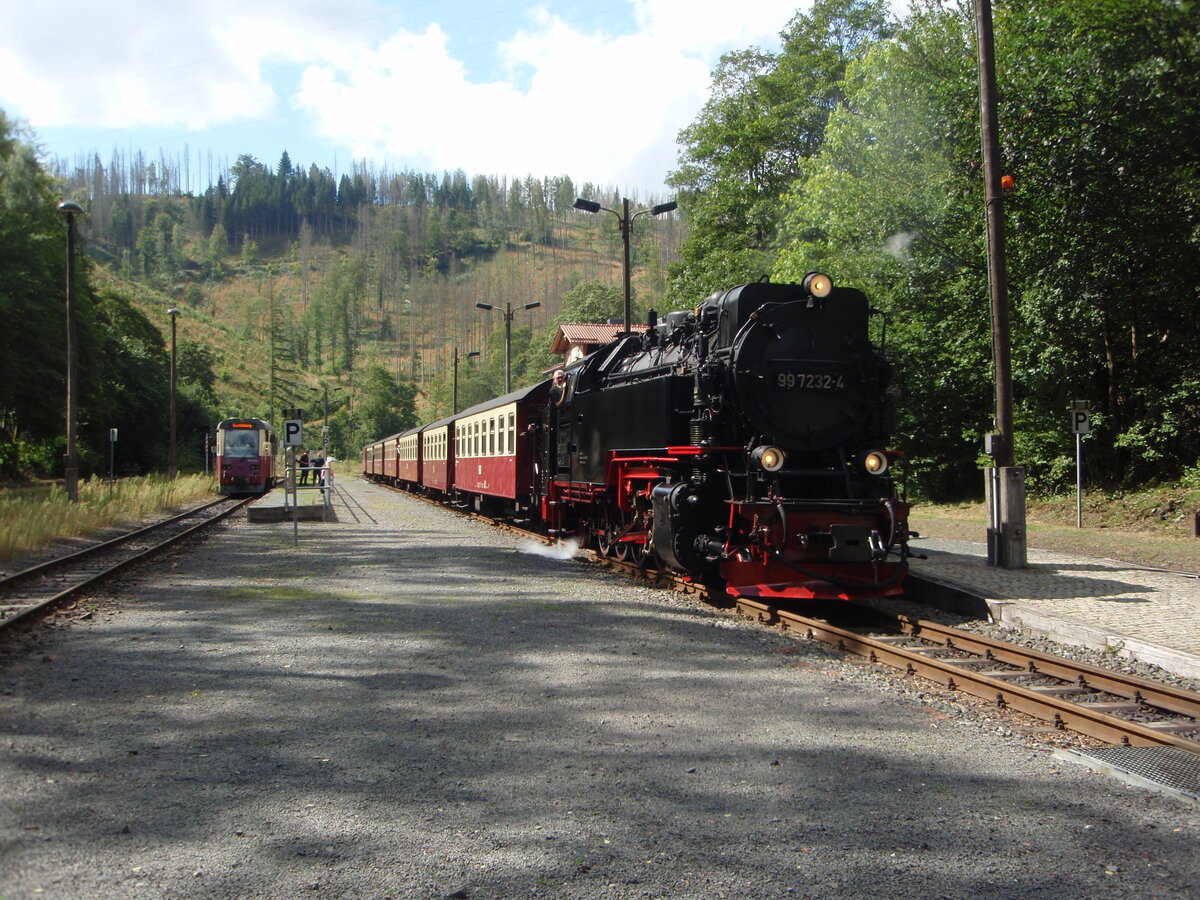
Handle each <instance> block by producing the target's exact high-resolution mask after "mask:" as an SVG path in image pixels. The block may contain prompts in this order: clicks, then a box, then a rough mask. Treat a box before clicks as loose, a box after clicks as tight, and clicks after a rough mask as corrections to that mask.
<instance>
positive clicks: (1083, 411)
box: [1071, 400, 1092, 528]
mask: <svg viewBox="0 0 1200 900" xmlns="http://www.w3.org/2000/svg"><path fill="white" fill-rule="evenodd" d="M1090 408H1091V404H1090V403H1088V401H1086V400H1072V401H1071V431H1073V432H1074V433H1075V527H1076V528H1082V527H1083V436H1084V435H1085V434H1089V433H1090V432H1091V430H1092V421H1091V419H1090V418H1088V410H1089V409H1090Z"/></svg>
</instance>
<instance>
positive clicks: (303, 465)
mask: <svg viewBox="0 0 1200 900" xmlns="http://www.w3.org/2000/svg"><path fill="white" fill-rule="evenodd" d="M296 465H297V466H299V467H300V483H301V484H308V451H307V450H301V451H300V459H299V461H298V462H297V463H296Z"/></svg>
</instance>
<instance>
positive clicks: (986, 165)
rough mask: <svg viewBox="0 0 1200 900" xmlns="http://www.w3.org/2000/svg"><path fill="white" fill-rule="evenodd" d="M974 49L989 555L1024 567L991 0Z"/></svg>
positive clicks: (980, 11)
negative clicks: (982, 223) (989, 423)
mask: <svg viewBox="0 0 1200 900" xmlns="http://www.w3.org/2000/svg"><path fill="white" fill-rule="evenodd" d="M974 2H975V31H976V44H977V46H978V52H979V116H980V131H981V135H982V146H983V180H984V190H985V193H984V197H985V208H986V218H987V264H988V287H989V295H990V298H991V309H992V369H993V377H994V379H995V382H996V417H995V421H996V433H995V434H994V435H993V436H992V439H991V441H990V442H989V447H988V449H989V452H990V454H991V456H992V460H993V465H994V468H993V469H991V470H989V472H988V480H987V488H988V490H987V494H988V510H989V528H988V561H989V562H990V563H992V564H993V565H997V566H1003V567H1004V568H1007V569H1020V568H1024V567H1025V562H1026V546H1025V470H1024V469H1019V468H1016V467H1015V466H1014V465H1013V389H1012V356H1011V353H1010V341H1009V326H1008V276H1007V273H1006V268H1005V258H1004V192H1003V190H1002V189H1001V187H1000V176H1001V166H1000V126H999V123H998V121H997V115H996V54H995V39H994V36H993V33H992V6H991V0H974Z"/></svg>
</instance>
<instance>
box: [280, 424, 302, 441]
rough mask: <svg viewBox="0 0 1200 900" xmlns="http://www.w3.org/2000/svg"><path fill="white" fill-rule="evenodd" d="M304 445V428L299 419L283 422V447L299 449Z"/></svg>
mask: <svg viewBox="0 0 1200 900" xmlns="http://www.w3.org/2000/svg"><path fill="white" fill-rule="evenodd" d="M303 445H304V427H303V425H302V423H301V421H300V420H299V419H284V420H283V446H285V447H301V446H303Z"/></svg>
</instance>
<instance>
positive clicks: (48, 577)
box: [0, 497, 256, 633]
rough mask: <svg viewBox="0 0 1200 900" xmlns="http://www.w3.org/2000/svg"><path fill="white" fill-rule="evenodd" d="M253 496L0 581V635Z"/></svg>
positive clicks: (168, 521)
mask: <svg viewBox="0 0 1200 900" xmlns="http://www.w3.org/2000/svg"><path fill="white" fill-rule="evenodd" d="M253 499H256V497H248V498H231V497H221V498H220V499H218V500H214V501H213V502H211V503H207V504H205V505H203V506H199V507H196V508H195V509H190V510H188V511H186V512H183V513H180V514H179V515H177V516H172V517H171V518H169V519H164V520H163V521H161V522H155V523H154V524H152V525H147V526H146V527H145V528H139V529H137V530H136V531H131V532H128V533H127V534H122V535H120V536H118V537H115V538H113V539H112V540H109V541H104V542H103V543H100V544H96V545H94V546H92V547H88V548H86V549H84V550H80V551H78V552H76V553H70V554H67V555H65V556H61V557H58V558H56V559H52V560H49V561H47V562H44V563H40V564H38V565H36V566H31V567H30V568H28V569H25V570H24V571H21V572H16V573H14V574H12V575H9V576H7V577H6V578H3V579H0V633H3V632H5V631H7V630H8V629H11V628H12V627H13V626H15V625H16V624H18V623H22V622H29V621H31V620H32V619H34V618H36V617H37V616H39V615H42V614H44V613H47V612H50V611H52V610H54V609H56V608H58V607H60V606H61V605H62V604H63V603H65V602H66V601H67V600H69V599H71V598H72V597H75V596H77V595H78V594H80V593H82V592H83V591H84V590H86V589H88V588H93V587H95V586H96V585H98V584H99V583H100V582H102V581H104V580H105V579H107V578H110V577H112V576H113V575H115V574H117V573H118V572H121V571H122V570H124V569H125V568H127V567H129V566H131V565H133V564H134V563H137V562H141V561H144V560H145V559H147V558H149V557H150V556H152V555H153V554H155V553H157V552H159V551H161V550H163V549H165V548H167V547H169V546H171V545H172V544H175V543H176V542H178V541H181V540H183V539H184V538H186V537H189V536H191V535H193V534H195V533H197V532H198V531H201V530H203V529H205V528H207V527H209V526H211V525H213V524H215V523H216V522H219V521H220V520H221V519H224V518H225V517H226V516H228V515H230V514H232V513H234V512H237V511H238V510H239V509H241V508H242V507H244V506H245V505H246V504H247V503H249V502H250V501H251V500H253Z"/></svg>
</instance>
